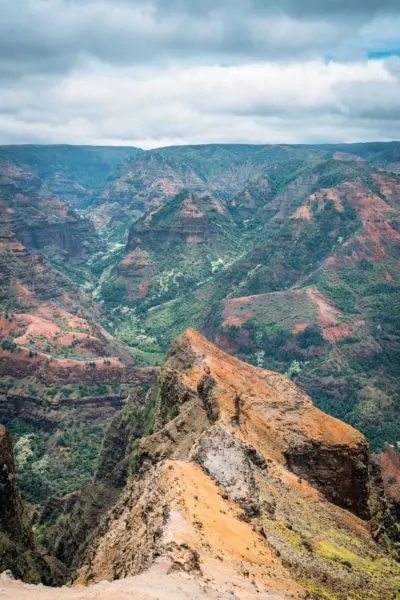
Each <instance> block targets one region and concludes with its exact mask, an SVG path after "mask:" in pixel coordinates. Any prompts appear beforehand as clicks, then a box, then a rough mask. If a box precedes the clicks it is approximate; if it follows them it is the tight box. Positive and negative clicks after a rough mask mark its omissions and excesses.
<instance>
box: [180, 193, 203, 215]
mask: <svg viewBox="0 0 400 600" xmlns="http://www.w3.org/2000/svg"><path fill="white" fill-rule="evenodd" d="M179 214H180V215H181V216H183V217H191V218H192V219H199V218H200V217H204V213H202V212H201V211H200V210H199V209H198V208H197V206H196V205H195V204H194V202H193V201H192V198H191V197H189V198H186V199H185V200H184V201H183V204H182V207H181V209H180V211H179Z"/></svg>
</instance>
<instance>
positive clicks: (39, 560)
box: [0, 425, 65, 584]
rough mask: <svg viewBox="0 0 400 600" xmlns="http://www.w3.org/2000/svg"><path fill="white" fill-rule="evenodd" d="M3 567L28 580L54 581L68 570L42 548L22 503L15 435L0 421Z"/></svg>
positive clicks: (0, 552)
mask: <svg viewBox="0 0 400 600" xmlns="http://www.w3.org/2000/svg"><path fill="white" fill-rule="evenodd" d="M0 464H1V469H0V492H1V502H0V571H1V572H2V571H5V570H11V571H12V572H13V574H14V576H16V577H18V578H21V579H23V580H24V581H28V582H32V583H39V582H40V581H44V582H45V583H48V584H51V583H53V582H54V581H57V580H58V581H60V580H61V579H62V577H63V576H65V572H63V569H62V565H61V564H58V563H57V561H50V559H48V557H46V556H45V555H44V553H42V552H40V550H39V549H38V547H37V545H36V543H35V540H34V537H33V531H32V529H31V525H30V522H29V518H28V515H27V514H26V512H25V510H24V507H23V505H22V501H21V496H20V493H19V490H18V485H17V482H16V475H15V465H14V457H13V450H12V445H11V438H10V435H9V433H8V431H7V430H6V429H5V427H3V425H0Z"/></svg>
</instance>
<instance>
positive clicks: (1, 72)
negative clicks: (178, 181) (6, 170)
mask: <svg viewBox="0 0 400 600" xmlns="http://www.w3.org/2000/svg"><path fill="white" fill-rule="evenodd" d="M0 15H1V18H0V143H3V144H6V143H77V144H121V145H138V146H141V147H144V148H149V147H154V146H162V145H169V144H181V143H205V142H254V143H276V142H285V143H297V142H304V143H306V142H337V141H367V140H391V139H400V1H399V0H279V1H278V0H276V1H270V0H153V1H152V0H149V1H148V0H0Z"/></svg>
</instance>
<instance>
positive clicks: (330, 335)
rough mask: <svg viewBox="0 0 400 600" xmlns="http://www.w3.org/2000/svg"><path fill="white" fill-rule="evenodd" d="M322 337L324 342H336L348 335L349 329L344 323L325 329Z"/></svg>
mask: <svg viewBox="0 0 400 600" xmlns="http://www.w3.org/2000/svg"><path fill="white" fill-rule="evenodd" d="M322 335H323V337H324V338H325V339H326V340H329V341H330V342H336V341H337V340H341V339H343V338H345V337H348V336H349V335H350V327H349V326H348V325H346V323H340V325H334V326H333V327H325V329H323V331H322Z"/></svg>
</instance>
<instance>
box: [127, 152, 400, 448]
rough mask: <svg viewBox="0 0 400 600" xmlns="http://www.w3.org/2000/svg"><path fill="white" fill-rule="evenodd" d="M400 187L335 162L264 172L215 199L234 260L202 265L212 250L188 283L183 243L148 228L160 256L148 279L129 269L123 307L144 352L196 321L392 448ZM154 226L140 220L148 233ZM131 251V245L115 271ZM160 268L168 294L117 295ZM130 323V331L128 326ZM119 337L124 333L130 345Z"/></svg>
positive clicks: (348, 162) (394, 179) (346, 161)
mask: <svg viewBox="0 0 400 600" xmlns="http://www.w3.org/2000/svg"><path fill="white" fill-rule="evenodd" d="M399 190H400V180H399V178H398V176H397V175H396V174H394V173H391V172H388V171H382V170H379V169H377V168H375V167H373V166H372V165H370V164H369V163H367V162H365V161H360V160H359V159H358V158H357V157H355V158H354V157H351V156H350V158H349V157H348V156H346V157H344V156H343V155H342V154H341V155H339V156H338V155H337V154H336V158H334V157H333V156H332V157H330V158H328V159H327V158H326V157H319V158H318V159H317V158H313V160H312V161H311V162H309V161H308V162H307V161H303V160H300V161H296V162H295V163H293V162H290V163H282V164H279V165H273V166H272V167H268V168H267V169H265V171H264V172H263V173H262V174H261V175H259V176H257V177H256V179H255V180H254V181H253V182H251V184H250V185H249V186H248V187H246V188H245V189H244V190H243V191H242V192H240V193H239V194H237V195H235V196H234V197H233V198H232V199H230V200H229V201H228V202H226V201H225V202H224V205H223V206H224V211H225V213H226V214H228V215H229V217H230V219H231V221H230V223H232V222H233V225H232V224H230V225H229V227H228V226H226V225H224V226H223V229H219V231H218V236H217V237H218V238H221V236H222V237H224V236H226V238H227V239H233V240H234V241H235V245H234V246H232V248H233V250H234V252H236V260H233V261H232V253H230V255H229V256H226V255H224V254H223V253H222V252H221V251H219V254H217V255H215V254H214V255H213V256H212V257H211V249H212V242H210V243H208V244H207V246H206V248H205V252H204V258H205V260H208V272H207V271H204V270H203V271H202V270H200V269H198V270H196V271H195V276H194V277H193V276H192V277H190V275H192V273H191V271H190V270H189V269H182V262H183V263H184V261H182V262H181V260H182V259H181V258H180V257H181V256H183V257H187V256H190V244H187V243H186V242H185V243H186V248H185V249H184V250H182V249H181V247H182V246H179V244H178V243H177V245H176V246H175V243H173V245H172V246H171V245H170V246H168V243H169V242H168V243H167V242H166V239H165V238H163V236H162V235H160V234H159V231H158V229H157V228H156V227H155V228H154V229H155V231H154V240H156V241H155V242H154V245H155V246H156V247H157V248H161V251H160V250H158V257H156V256H155V255H152V259H151V269H152V271H147V272H146V271H143V268H142V267H141V268H140V269H138V268H136V265H135V262H133V265H132V267H131V270H130V275H129V277H130V280H127V279H125V281H124V284H125V287H124V288H123V293H122V296H123V297H124V300H123V304H124V305H128V306H129V305H130V306H133V308H134V309H135V310H136V314H138V315H140V318H141V321H140V323H141V329H142V331H143V334H145V335H146V336H147V338H149V339H151V340H152V347H151V350H152V353H153V356H155V357H157V351H158V352H162V351H163V350H165V348H166V345H167V344H168V342H169V341H170V339H171V337H172V336H173V335H176V334H177V333H179V331H180V330H181V328H182V327H184V326H186V325H194V326H196V327H199V328H200V329H201V330H203V331H204V332H206V333H207V334H208V335H210V336H211V337H212V338H213V339H214V340H215V341H216V342H217V343H218V344H219V345H221V346H222V347H223V348H225V349H227V350H229V351H230V352H234V353H236V354H238V355H239V356H240V357H243V358H245V359H246V360H250V361H252V362H254V363H255V364H259V365H260V366H267V367H271V368H274V369H278V370H280V371H281V372H288V373H291V374H292V376H293V377H295V378H298V380H299V381H300V382H301V384H302V385H303V386H304V387H305V388H306V389H307V390H308V391H309V392H310V393H311V394H312V397H313V398H314V400H315V402H316V403H317V404H318V405H319V406H320V407H322V408H324V409H325V410H327V411H328V412H331V413H332V414H334V415H336V416H338V417H340V418H343V419H345V420H347V421H349V422H350V423H352V424H354V425H356V426H357V427H359V428H361V430H363V431H364V432H365V433H366V434H367V435H368V437H369V439H370V441H371V442H372V443H373V445H374V446H375V447H380V446H381V445H382V444H383V443H384V442H385V441H389V442H391V443H395V442H396V441H397V439H398V431H399V423H398V421H397V415H398V409H397V403H398V398H399V395H398V394H399V392H398V388H397V383H396V381H397V377H398V371H397V365H398V364H399V361H398V348H399V340H398V336H397V332H398V322H399V321H398V319H399V317H398V297H399V296H398V294H399V287H398V285H399V269H398V264H399V263H398V261H399V258H400V257H399V254H400V253H399V247H400V246H399V241H400V236H399V233H398V220H399V197H400V196H399ZM173 205H174V204H173V202H172V203H171V202H170V203H168V204H167V206H166V209H167V208H168V206H171V208H172V207H173ZM156 214H160V215H162V214H163V212H162V210H161V211H160V213H156ZM142 222H146V219H144V221H142ZM227 222H228V221H227ZM140 223H141V221H139V222H138V224H137V225H134V226H133V228H132V230H131V234H130V239H131V240H133V241H134V240H136V239H139V240H141V238H140V237H139V238H138V237H137V235H138V234H137V228H140V227H141V225H140ZM151 223H152V220H151V217H148V224H147V226H146V231H148V232H150V230H152V225H151ZM216 223H217V221H216ZM232 234H233V235H232ZM146 235H150V233H147V234H146ZM172 239H173V238H172ZM216 239H217V238H216ZM133 245H134V244H133ZM138 247H139V248H140V246H138ZM178 248H179V251H177V252H175V250H177V249H178ZM131 249H132V242H131V246H129V244H128V247H127V254H126V255H125V257H124V258H123V259H122V262H121V263H120V265H121V264H122V265H124V263H126V262H128V260H129V253H128V251H129V250H131ZM238 255H239V256H238ZM146 256H147V255H146ZM160 267H161V268H162V269H163V270H164V273H169V274H172V275H175V274H176V273H180V274H181V278H180V279H175V280H174V279H173V277H172V276H171V279H172V285H170V288H171V290H172V293H171V294H170V295H169V296H167V295H166V294H164V296H163V294H160V293H159V294H158V298H157V297H156V298H154V299H152V298H150V299H149V298H148V297H147V294H146V295H139V296H138V295H137V293H136V295H134V296H133V297H131V298H130V299H128V300H127V299H126V298H129V291H130V290H131V289H132V290H135V289H136V290H137V287H135V286H136V283H133V282H134V281H136V282H137V283H138V284H139V285H140V283H141V282H142V281H143V280H145V281H147V282H148V283H147V284H146V286H147V288H146V289H147V290H149V289H150V290H152V289H154V287H153V286H154V284H155V282H156V281H157V277H158V269H159V268H160ZM119 268H120V269H121V271H122V268H121V267H119ZM142 274H146V276H145V277H143V279H142ZM135 278H137V279H136V280H135ZM131 282H132V283H131ZM168 291H170V289H168ZM118 295H119V298H120V297H121V290H120V291H119V292H118V293H117V296H118ZM119 302H120V300H119ZM143 312H144V314H143ZM143 316H144V319H143ZM125 322H128V323H129V319H128V320H125ZM130 327H131V330H134V329H135V327H136V325H135V322H134V321H133V322H132V320H131V325H130ZM128 328H129V325H128ZM126 329H127V326H125V325H123V326H122V327H121V328H120V330H121V335H122V336H123V338H124V339H125V340H126V341H128V342H129V335H127V332H126ZM132 345H133V346H134V347H135V344H134V343H133V344H132ZM136 347H137V348H138V350H139V352H138V354H140V344H139V345H136ZM146 348H148V345H147V346H146ZM152 353H150V355H149V357H148V358H149V360H151V354H152ZM377 420H378V422H379V423H380V425H381V427H382V428H383V429H382V430H381V431H380V432H379V433H377V428H376V422H377Z"/></svg>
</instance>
